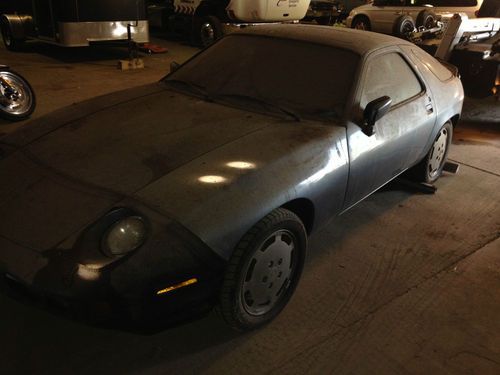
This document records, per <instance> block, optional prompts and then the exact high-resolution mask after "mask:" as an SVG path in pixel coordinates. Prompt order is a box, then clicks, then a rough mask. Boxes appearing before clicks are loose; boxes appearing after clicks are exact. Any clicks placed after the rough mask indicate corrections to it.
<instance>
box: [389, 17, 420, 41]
mask: <svg viewBox="0 0 500 375" xmlns="http://www.w3.org/2000/svg"><path fill="white" fill-rule="evenodd" d="M414 30H415V22H414V21H413V18H412V17H411V16H408V15H403V16H400V17H399V18H398V19H397V20H396V22H395V23H394V27H393V29H392V34H393V35H394V36H397V37H399V38H402V39H407V38H408V34H409V33H410V32H412V31H414Z"/></svg>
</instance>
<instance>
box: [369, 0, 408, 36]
mask: <svg viewBox="0 0 500 375" xmlns="http://www.w3.org/2000/svg"><path fill="white" fill-rule="evenodd" d="M403 4H404V3H403V0H386V1H385V0H382V1H380V0H379V1H374V2H373V5H372V8H371V9H370V23H371V29H372V31H376V32H379V33H384V34H392V29H393V27H394V22H395V20H396V19H397V18H398V17H399V16H400V15H401V14H402V12H403Z"/></svg>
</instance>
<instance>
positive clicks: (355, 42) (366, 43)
mask: <svg viewBox="0 0 500 375" xmlns="http://www.w3.org/2000/svg"><path fill="white" fill-rule="evenodd" d="M237 34H243V35H260V36H267V37H272V38H283V39H292V40H299V41H304V42H310V43H317V44H324V45H327V46H332V47H337V48H342V49H347V50H350V51H353V52H355V53H357V54H359V55H364V54H366V53H367V52H370V51H373V50H376V49H379V48H382V47H385V46H391V45H395V44H404V45H411V43H409V42H407V41H405V40H403V39H400V38H396V37H393V36H389V35H384V34H379V33H373V32H370V31H363V30H354V29H348V28H341V27H329V26H316V25H304V24H272V25H258V26H255V27H246V28H243V29H240V30H239V31H238V32H237Z"/></svg>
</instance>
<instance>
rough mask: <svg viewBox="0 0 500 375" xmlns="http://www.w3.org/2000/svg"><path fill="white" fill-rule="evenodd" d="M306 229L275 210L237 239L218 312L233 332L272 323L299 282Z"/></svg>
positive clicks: (291, 216) (289, 215)
mask: <svg viewBox="0 0 500 375" xmlns="http://www.w3.org/2000/svg"><path fill="white" fill-rule="evenodd" d="M306 246H307V238H306V231H305V229H304V226H303V224H302V222H301V221H300V219H299V218H298V217H297V216H296V215H295V214H294V213H292V212H291V211H288V210H286V209H283V208H279V209H276V210H274V211H272V212H271V213H270V214H268V215H267V216H266V217H264V218H263V219H262V220H260V221H259V222H258V223H257V224H255V225H254V226H253V227H252V228H251V229H250V230H249V231H248V232H247V233H246V234H245V235H244V236H243V238H242V239H241V240H240V242H239V243H238V245H237V246H236V249H235V250H234V252H233V255H232V256H231V259H230V260H229V264H228V266H227V269H226V273H225V275H224V282H223V286H222V290H221V295H220V304H219V306H218V309H219V311H220V313H221V315H222V317H223V318H224V320H225V321H226V322H227V323H228V324H229V325H230V326H231V327H233V328H235V329H238V330H250V329H255V328H258V327H260V326H262V325H264V324H266V323H268V322H270V321H271V320H272V319H274V318H275V317H276V316H277V315H278V314H279V313H280V311H281V310H282V309H283V308H284V307H285V305H286V304H287V303H288V301H289V300H290V297H291V296H292V294H293V292H294V290H295V287H296V286H297V283H298V281H299V279H300V275H301V273H302V268H303V265H304V258H305V252H306Z"/></svg>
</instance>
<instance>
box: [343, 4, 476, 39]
mask: <svg viewBox="0 0 500 375" xmlns="http://www.w3.org/2000/svg"><path fill="white" fill-rule="evenodd" d="M482 1H483V0H374V1H373V3H371V4H367V5H363V6H360V7H357V8H354V9H353V10H352V11H351V13H350V14H349V16H348V17H347V20H346V25H347V27H352V28H353V29H361V30H367V31H375V32H378V33H384V34H393V35H396V36H401V35H403V34H404V33H405V32H408V30H409V29H410V30H409V31H412V30H411V28H414V27H415V26H416V27H419V26H423V27H431V26H432V25H433V24H434V22H435V21H436V16H435V14H437V13H451V14H453V13H465V14H466V15H467V16H468V17H469V18H473V17H475V16H476V12H477V11H478V10H479V8H480V7H481V3H482Z"/></svg>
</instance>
